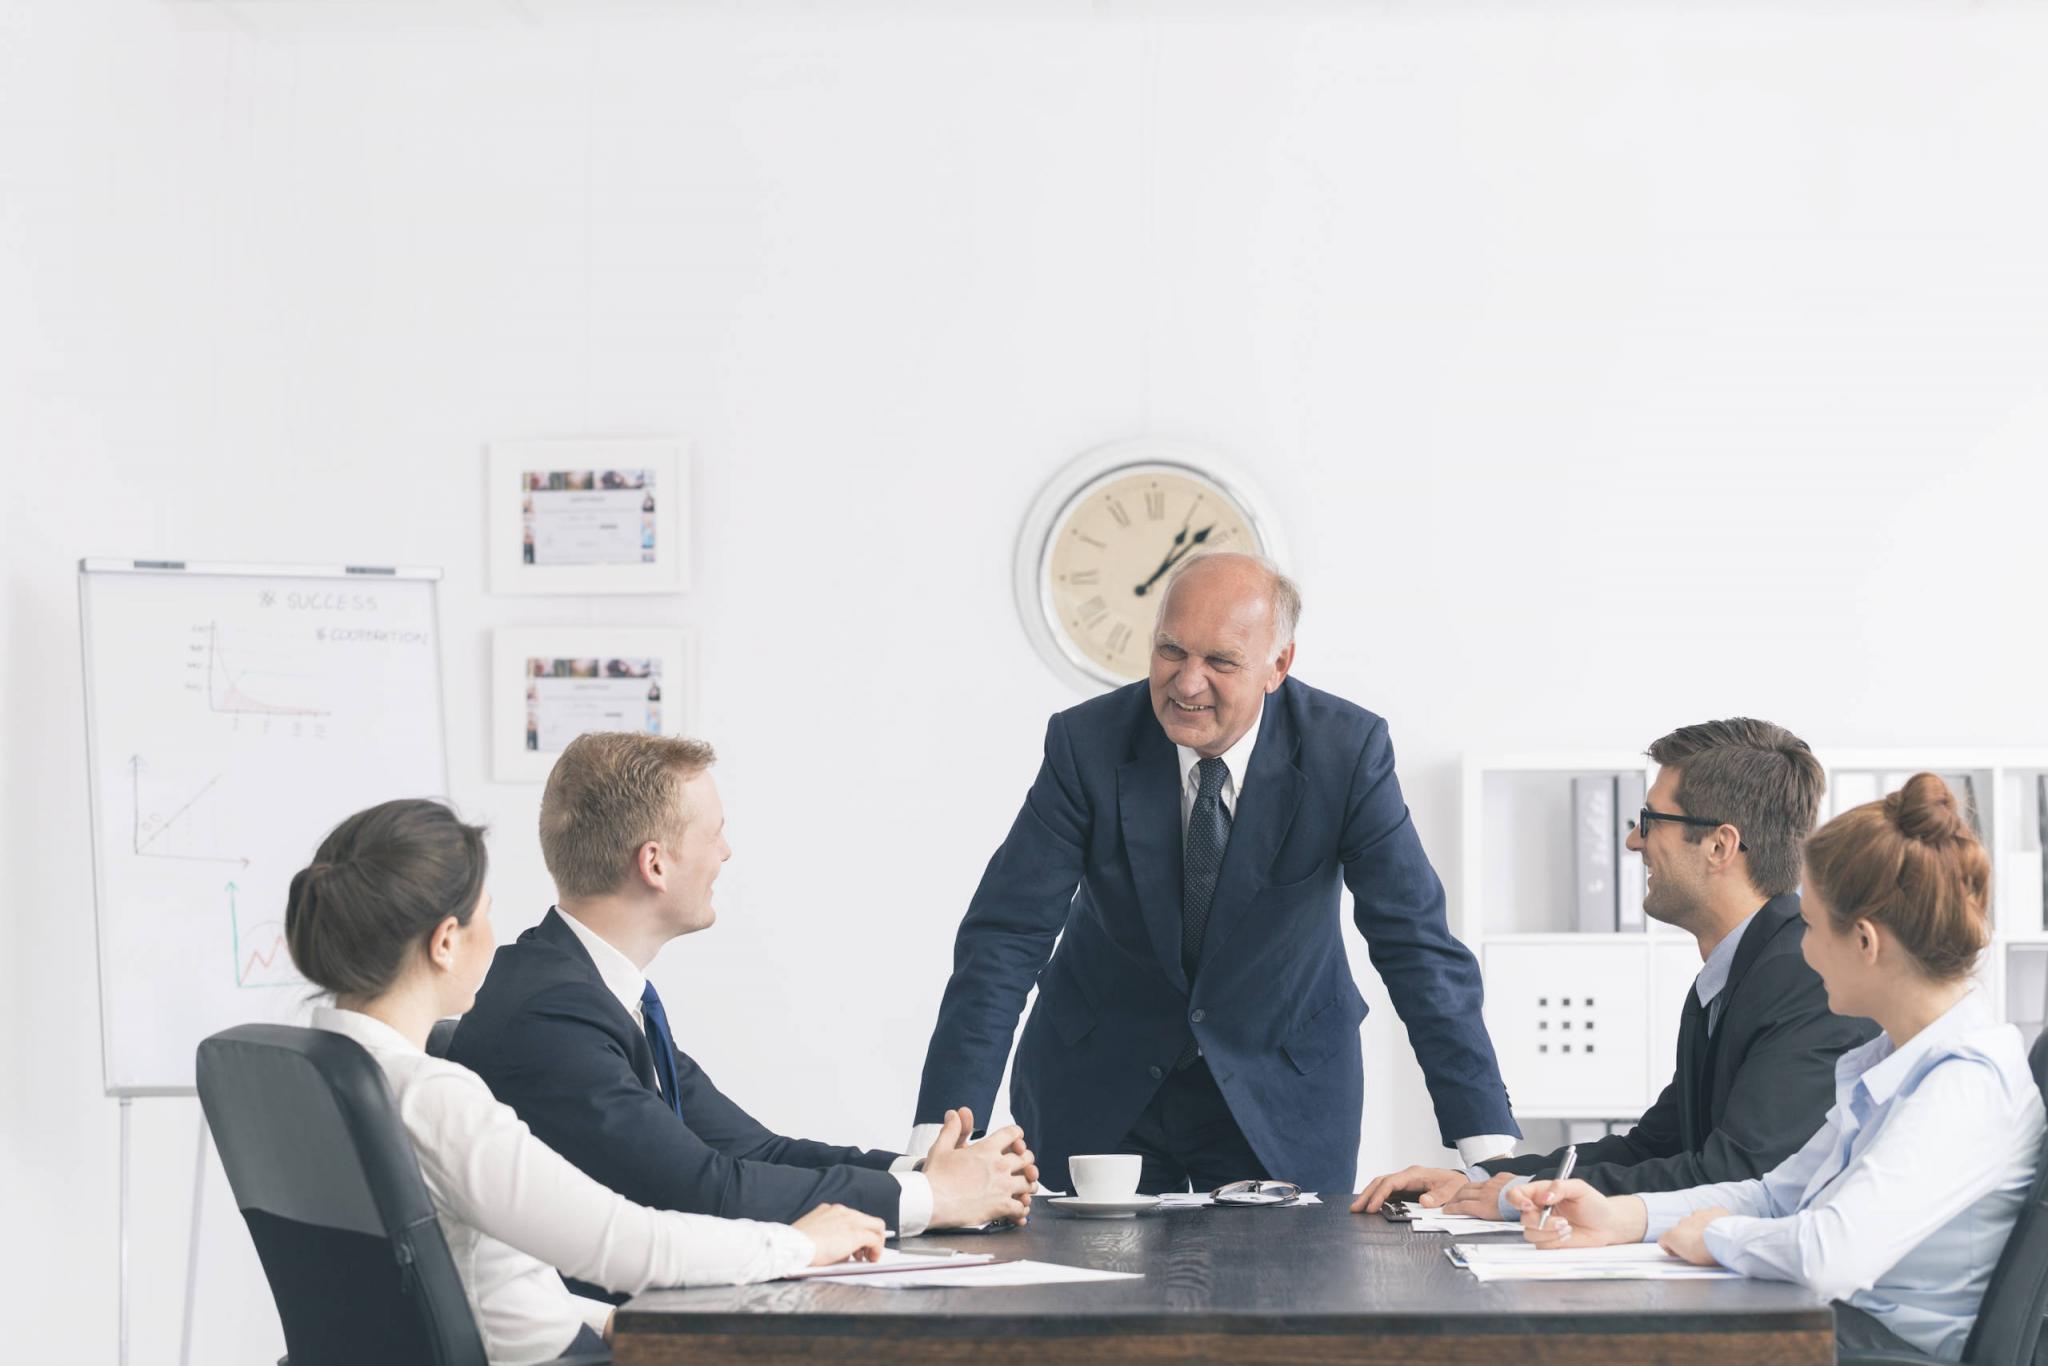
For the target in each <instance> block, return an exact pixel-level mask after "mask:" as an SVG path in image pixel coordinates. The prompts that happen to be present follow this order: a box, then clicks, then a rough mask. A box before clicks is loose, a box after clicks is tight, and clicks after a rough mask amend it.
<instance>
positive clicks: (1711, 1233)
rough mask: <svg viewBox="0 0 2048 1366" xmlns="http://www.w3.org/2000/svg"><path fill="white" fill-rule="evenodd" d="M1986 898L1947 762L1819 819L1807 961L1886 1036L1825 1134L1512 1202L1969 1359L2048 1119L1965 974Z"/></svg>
mask: <svg viewBox="0 0 2048 1366" xmlns="http://www.w3.org/2000/svg"><path fill="white" fill-rule="evenodd" d="M1990 896H1991V860H1990V858H1989V856H1988V855H1987V854H1986V853H1985V851H1984V846H1983V844H1982V843H1981V842H1979V840H1978V838H1977V836H1976V833H1975V832H1974V831H1973V830H1972V829H1971V828H1970V823H1969V820H1968V818H1967V816H1966V815H1965V813H1964V812H1963V811H1962V809H1961V808H1960V806H1959V805H1958V803H1957V801H1956V797H1955V794H1954V792H1952V791H1951V790H1950V789H1949V786H1948V784H1947V783H1945V782H1943V781H1942V780H1941V779H1940V778H1938V777H1936V776H1935V775H1934V774H1932V773H1920V774H1916V775H1914V777H1913V779H1912V781H1911V782H1909V783H1907V784H1906V786H1905V788H1904V789H1903V790H1902V791H1899V792H1894V793H1893V794H1892V795H1890V796H1889V797H1886V798H1885V799H1884V800H1882V801H1877V802H1870V803H1867V804H1865V805H1863V806H1859V807H1857V808H1855V809H1854V810H1852V811H1849V812H1846V813H1844V814H1843V815H1840V816H1837V817H1836V818H1835V819H1834V820H1832V821H1829V822H1828V823H1827V824H1826V825H1825V826H1822V827H1821V829H1820V830H1819V832H1818V833H1816V834H1815V835H1814V836H1813V838H1812V839H1810V840H1808V841H1807V844H1806V886H1805V892H1804V897H1803V902H1804V905H1803V908H1802V914H1804V916H1805V917H1806V938H1805V943H1804V949H1805V954H1806V961H1807V962H1808V963H1809V964H1811V965H1812V967H1813V970H1814V971H1815V972H1817V973H1819V974H1820V978H1821V981H1822V983H1823V984H1825V985H1826V987H1827V992H1828V1008H1829V1009H1830V1010H1832V1011H1834V1012H1835V1013H1836V1014H1837V1015H1854V1016H1863V1017H1867V1018H1869V1019H1873V1020H1875V1021H1877V1023H1878V1025H1879V1026H1880V1027H1881V1028H1882V1029H1883V1030H1884V1032H1883V1033H1882V1034H1880V1035H1879V1036H1878V1037H1877V1038H1875V1039H1872V1040H1871V1041H1870V1042H1869V1043H1867V1044H1864V1045H1863V1046H1862V1047H1860V1048H1857V1049H1854V1050H1852V1051H1850V1052H1848V1053H1845V1054H1843V1055H1842V1057H1841V1059H1840V1061H1839V1062H1837V1063H1836V1066H1835V1106H1834V1108H1833V1109H1832V1110H1830V1111H1828V1115H1827V1119H1826V1121H1825V1122H1824V1123H1823V1124H1822V1125H1821V1128H1820V1132H1818V1133H1816V1134H1815V1135H1814V1136H1813V1137H1812V1138H1811V1139H1810V1140H1808V1142H1807V1144H1806V1146H1805V1147H1803V1148H1801V1149H1800V1150H1799V1151H1798V1152H1796V1153H1794V1154H1793V1155H1792V1156H1791V1157H1789V1158H1787V1159H1786V1160H1785V1161H1784V1162H1782V1163H1781V1164H1779V1165H1778V1166H1777V1167H1775V1168H1773V1169H1772V1170H1771V1171H1769V1172H1767V1173H1765V1174H1764V1176H1763V1177H1762V1178H1761V1179H1759V1180H1755V1181H1728V1182H1723V1183H1721V1184H1719V1185H1713V1186H1695V1187H1693V1188H1692V1189H1691V1190H1682V1191H1669V1192H1663V1193H1656V1194H1645V1195H1640V1196H1633V1195H1630V1196H1619V1197H1616V1198H1614V1199H1608V1198H1607V1197H1605V1196H1602V1195H1601V1194H1599V1193H1598V1192H1597V1191H1595V1190H1594V1189H1593V1188H1592V1187H1591V1186H1588V1185H1587V1184H1586V1183H1585V1182H1583V1181H1539V1182H1532V1183H1531V1184H1530V1185H1528V1186H1525V1187H1522V1188H1520V1189H1518V1190H1515V1191H1512V1192H1510V1194H1509V1197H1508V1198H1509V1200H1510V1201H1511V1202H1512V1203H1514V1204H1516V1205H1518V1206H1519V1207H1520V1208H1521V1209H1522V1210H1523V1211H1524V1215H1523V1219H1522V1228H1523V1236H1524V1237H1526V1238H1527V1239H1528V1240H1529V1241H1530V1242H1533V1243H1536V1244H1538V1245H1540V1246H1546V1247H1596V1246H1599V1245H1601V1244H1603V1243H1621V1242H1633V1241H1643V1242H1648V1241H1650V1240H1651V1239H1655V1240H1656V1241H1657V1242H1658V1243H1659V1244H1660V1245H1661V1246H1663V1248H1664V1249H1665V1250H1666V1251H1668V1252H1670V1253H1672V1254H1674V1255H1676V1256H1679V1257H1683V1258H1685V1259H1686V1260H1687V1261H1690V1262H1695V1263H1698V1264H1699V1265H1701V1266H1714V1265H1717V1264H1718V1265H1721V1266H1726V1267H1731V1268H1733V1269H1734V1270H1737V1271H1740V1272H1742V1273H1743V1274H1745V1275H1749V1276H1759V1277H1763V1278H1766V1279H1769V1280H1780V1281H1795V1282H1797V1283H1799V1284H1801V1285H1805V1286H1808V1287H1810V1288H1812V1289H1813V1290H1815V1291H1817V1292H1819V1293H1820V1294H1822V1295H1825V1296H1826V1297H1827V1298H1829V1299H1831V1300H1834V1301H1836V1304H1835V1336H1836V1339H1837V1341H1838V1342H1839V1343H1840V1344H1841V1345H1842V1346H1844V1347H1853V1348H1880V1349H1885V1350H1889V1351H1899V1350H1901V1349H1904V1350H1908V1351H1911V1350H1918V1351H1920V1352H1925V1353H1928V1354H1931V1355H1932V1356H1934V1357H1937V1358H1939V1359H1941V1360H1944V1361H1955V1360H1958V1359H1960V1358H1961V1356H1962V1352H1963V1345H1964V1343H1965V1342H1966V1341H1967V1340H1968V1339H1969V1336H1970V1329H1971V1327H1972V1326H1973V1325H1974V1324H1975V1323H1976V1321H1977V1311H1978V1308H1979V1306H1980V1305H1981V1304H1982V1303H1983V1300H1984V1290H1985V1287H1986V1286H1987V1285H1988V1284H1989V1283H1990V1280H1991V1272H1992V1268H1993V1267H1995V1266H1996V1265H1997V1263H1998V1256H1999V1253H2000V1252H2001V1251H2002V1250H2003V1249H2004V1247H2005V1241H2006V1238H2007V1236H2008V1235H2009V1234H2011V1232H2012V1227H2013V1223H2014V1221H2015V1220H2017V1219H2018V1217H2019V1212H2020V1208H2021V1206H2022V1205H2023V1204H2024V1203H2025V1200H2026V1195H2027V1190H2028V1188H2029V1187H2030V1186H2031V1185H2032V1184H2033V1180H2034V1171H2035V1167H2036V1165H2037V1163H2038V1162H2039V1160H2040V1155H2041V1140H2042V1134H2043V1131H2044V1129H2048V1119H2044V1116H2043V1113H2042V1104H2041V1092H2040V1089H2039V1087H2037V1086H2036V1085H2035V1083H2034V1077H2033V1073H2032V1071H2031V1070H2030V1069H2029V1067H2028V1065H2027V1053H2026V1047H2025V1045H2024V1044H2023V1043H2022V1042H2021V1040H2020V1034H2019V1031H2018V1030H2017V1029H2015V1028H2014V1027H2013V1026H2011V1025H2009V1024H2001V1023H2000V1022H1999V1021H1998V1019H1997V1018H1996V1016H1994V1015H1993V1014H1992V1011H1991V1006H1990V1003H1989V1002H1987V1001H1986V1000H1985V999H1984V996H1983V993H1981V992H1980V991H1978V990H1977V987H1976V984H1975V983H1974V982H1973V981H1972V980H1971V978H1970V971H1971V969H1972V968H1973V967H1974V966H1975V965H1976V961H1977V955H1978V954H1979V953H1980V952H1981V951H1982V950H1983V948H1984V946H1985V944H1986V943H1987V942H1989V939H1990V932H1989V930H1990V927H1989V919H1988V908H1989V903H1990ZM1546 1207H1548V1208H1549V1209H1550V1211H1551V1218H1550V1220H1549V1222H1548V1224H1547V1226H1545V1227H1543V1228H1540V1229H1539V1228H1538V1227H1537V1224H1538V1223H1539V1222H1540V1211H1541V1210H1543V1209H1544V1208H1546Z"/></svg>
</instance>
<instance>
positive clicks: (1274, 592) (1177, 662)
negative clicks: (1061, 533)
mask: <svg viewBox="0 0 2048 1366" xmlns="http://www.w3.org/2000/svg"><path fill="white" fill-rule="evenodd" d="M1300 615H1301V594H1300V592H1299V591H1298V590H1297V589H1296V588H1295V586H1294V584H1293V581H1292V580H1290V579H1289V578H1288V577H1287V576H1286V575H1285V574H1282V573H1281V572H1280V570H1279V568H1278V567H1277V566H1275V565H1274V564H1273V562H1272V561H1271V560H1267V559H1264V558H1262V557H1260V556H1257V555H1242V554H1237V553H1234V552H1217V553H1213V554H1208V555H1203V556H1200V557H1197V558H1194V559H1190V560H1188V561H1186V562H1185V563H1183V564H1182V565H1181V566H1180V567H1179V568H1177V569H1175V570H1174V572H1173V577H1172V578H1170V579H1168V580H1167V581H1166V591H1165V592H1164V593H1162V594H1161V595H1160V598H1159V621H1158V624H1157V625H1156V626H1155V627H1154V628H1153V632H1152V670H1151V677H1150V686H1151V691H1152V712H1153V714H1154V715H1155V716H1157V717H1158V718H1159V724H1160V727H1161V728H1162V729H1163V730H1165V732H1166V734H1167V737H1168V738H1169V739H1171V740H1172V741H1173V742H1174V743H1175V744H1177V745H1185V746H1186V747H1187V748H1189V749H1191V750H1194V751H1195V752H1196V753H1198V754H1201V755H1203V756H1204V757H1214V756H1216V755H1219V754H1222V753H1224V752H1225V751H1226V750H1228V749H1229V748H1230V747H1231V746H1232V745H1234V744H1236V743H1237V742H1238V741H1239V740H1240V739H1242V738H1243V736H1244V734H1245V732H1246V731H1248V730H1250V729H1251V727H1252V725H1253V723H1254V722H1256V721H1257V720H1258V719H1259V711H1260V708H1262V707H1263V706H1264V705H1265V698H1266V694H1267V693H1270V692H1272V691H1273V690H1274V689H1275V688H1278V687H1279V686H1280V684H1281V683H1282V682H1284V681H1285V680H1286V678H1287V670H1288V669H1289V668H1290V667H1291V666H1292V665H1293V663H1294V626H1295V622H1296V620H1297V619H1298V618H1299V617H1300Z"/></svg>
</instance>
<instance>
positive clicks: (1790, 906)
mask: <svg viewBox="0 0 2048 1366" xmlns="http://www.w3.org/2000/svg"><path fill="white" fill-rule="evenodd" d="M1798 914H1799V894H1798V893H1797V892H1787V893H1785V894H1784V895H1783V896H1774V897H1772V898H1771V899H1770V900H1769V901H1766V902H1765V903H1764V904H1763V905H1762V906H1761V907H1760V908H1759V909H1758V910H1757V913H1756V914H1755V915H1753V916H1751V917H1750V921H1749V928H1747V929H1745V930H1744V931H1743V932H1742V942H1741V943H1739V944H1737V945H1736V946H1735V961H1734V962H1732V963H1730V964H1729V965H1728V980H1727V981H1726V982H1723V983H1722V984H1721V994H1720V996H1719V997H1717V998H1716V999H1718V1000H1719V1001H1720V1002H1721V1027H1720V1028H1718V1029H1716V1030H1713V1031H1712V1032H1711V1033H1708V1034H1706V1035H1705V1036H1704V1037H1703V1038H1702V1040H1701V1048H1700V1132H1701V1133H1702V1134H1704V1133H1705V1132H1706V1131H1707V1130H1709V1129H1711V1128H1713V1127H1714V1124H1715V1122H1716V1121H1717V1120H1719V1119H1720V1113H1719V1106H1718V1104H1717V1102H1718V1098H1719V1094H1720V1090H1721V1088H1720V1086H1719V1084H1718V1078H1717V1076H1716V1074H1717V1073H1718V1071H1719V1070H1720V1063H1721V1037H1722V1036H1723V1035H1724V1034H1726V1033H1727V1032H1728V1012H1729V1010H1730V1009H1732V1008H1733V1007H1734V1004H1735V989H1736V988H1737V987H1738V986H1740V985H1742V979H1743V978H1744V977H1746V976H1748V975H1749V970H1750V969H1751V968H1753V967H1755V966H1756V961H1757V959H1759V958H1761V957H1763V956H1764V946H1765V945H1766V944H1768V943H1769V942H1770V941H1771V940H1772V939H1773V938H1774V937H1776V935H1777V933H1778V930H1779V928H1780V927H1781V926H1782V925H1784V923H1785V922H1786V921H1787V920H1789V919H1791V918H1793V917H1795V916H1797V915H1798ZM1702 1026H1703V1027H1704V1021H1702Z"/></svg>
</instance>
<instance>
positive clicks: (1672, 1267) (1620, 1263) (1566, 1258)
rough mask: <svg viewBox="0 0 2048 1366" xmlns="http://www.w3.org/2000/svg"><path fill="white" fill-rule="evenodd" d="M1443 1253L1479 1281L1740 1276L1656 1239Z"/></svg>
mask: <svg viewBox="0 0 2048 1366" xmlns="http://www.w3.org/2000/svg"><path fill="white" fill-rule="evenodd" d="M1444 1255H1445V1256H1446V1257H1449V1258H1450V1259H1451V1264H1452V1265H1453V1266H1458V1267H1462V1268H1463V1269H1465V1270H1466V1271H1469V1272H1471V1273H1472V1274H1473V1275H1474V1276H1475V1277H1477V1278H1478V1279H1480V1280H1482V1281H1725V1280H1735V1279H1738V1278H1739V1275H1740V1273H1739V1272H1734V1271H1730V1270H1728V1269H1727V1268H1726V1267H1721V1266H1694V1265H1693V1264H1692V1263H1691V1262H1688V1261H1685V1260H1683V1259H1681V1258H1678V1257H1674V1256H1672V1255H1671V1254H1670V1253H1668V1252H1666V1251H1665V1250H1664V1249H1663V1248H1661V1247H1658V1246H1657V1245H1656V1244H1655V1243H1623V1244H1621V1245H1619V1246H1618V1247H1577V1248H1539V1247H1535V1246H1533V1245H1531V1244H1529V1243H1502V1242H1493V1243H1453V1244H1452V1245H1451V1246H1449V1247H1447V1248H1445V1249H1444Z"/></svg>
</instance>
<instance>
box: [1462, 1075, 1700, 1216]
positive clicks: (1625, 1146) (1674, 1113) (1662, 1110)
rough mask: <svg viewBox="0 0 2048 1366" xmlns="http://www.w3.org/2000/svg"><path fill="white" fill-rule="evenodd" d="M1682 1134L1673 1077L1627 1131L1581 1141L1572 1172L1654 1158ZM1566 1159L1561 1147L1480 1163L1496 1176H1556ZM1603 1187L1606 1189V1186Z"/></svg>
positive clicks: (1671, 1150)
mask: <svg viewBox="0 0 2048 1366" xmlns="http://www.w3.org/2000/svg"><path fill="white" fill-rule="evenodd" d="M1681 1138H1682V1134H1681V1132H1680V1130H1679V1127H1678V1083H1677V1082H1675V1081H1674V1082H1671V1083H1670V1084H1668V1085H1666V1086H1665V1088H1664V1094H1662V1095H1660V1096H1658V1097H1657V1100H1656V1103H1655V1104H1653V1105H1652V1106H1651V1107H1650V1108H1649V1109H1647V1110H1645V1111H1643V1117H1642V1118H1641V1119H1639V1120H1637V1121H1636V1122H1635V1127H1634V1128H1632V1129H1630V1130H1629V1131H1628V1132H1627V1133H1625V1134H1608V1135H1607V1136H1605V1137H1604V1138H1599V1139H1595V1140H1594V1141H1593V1142H1591V1143H1581V1144H1579V1160H1578V1163H1577V1165H1576V1166H1575V1167H1574V1168H1573V1172H1572V1174H1573V1175H1574V1176H1584V1175H1585V1174H1586V1173H1587V1172H1589V1171H1591V1170H1593V1169H1594V1168H1595V1167H1607V1166H1616V1167H1633V1166H1635V1165H1636V1164H1637V1163H1639V1162H1648V1161H1649V1160H1650V1159H1652V1158H1657V1157H1669V1156H1670V1155H1671V1154H1673V1153H1675V1152H1677V1151H1678V1150H1679V1146H1680V1141H1681ZM1563 1162H1564V1149H1562V1148H1559V1149H1558V1150H1557V1151H1556V1152H1551V1153H1524V1154H1522V1155H1521V1156H1519V1157H1508V1158H1502V1159H1501V1160H1499V1161H1497V1162H1482V1163H1480V1164H1479V1167H1480V1169H1481V1170H1482V1171H1486V1172H1489V1173H1492V1174H1494V1175H1496V1176H1497V1175H1499V1174H1500V1173H1501V1172H1513V1173H1515V1174H1516V1175H1517V1176H1554V1175H1556V1174H1557V1169H1558V1167H1559V1166H1560V1165H1562V1164H1563ZM1589 1179H1590V1178H1589ZM1600 1189H1602V1190H1605V1189H1606V1187H1604V1186H1602V1187H1600Z"/></svg>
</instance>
